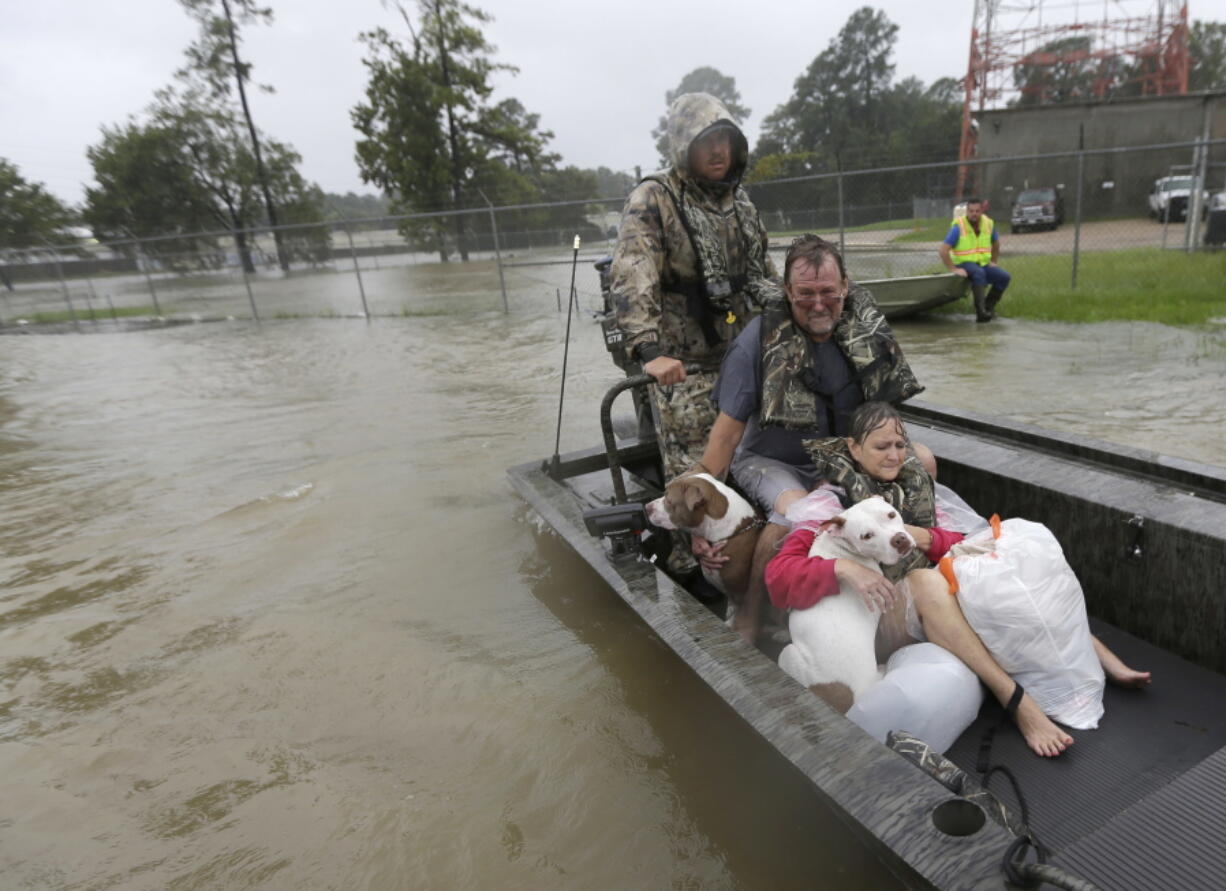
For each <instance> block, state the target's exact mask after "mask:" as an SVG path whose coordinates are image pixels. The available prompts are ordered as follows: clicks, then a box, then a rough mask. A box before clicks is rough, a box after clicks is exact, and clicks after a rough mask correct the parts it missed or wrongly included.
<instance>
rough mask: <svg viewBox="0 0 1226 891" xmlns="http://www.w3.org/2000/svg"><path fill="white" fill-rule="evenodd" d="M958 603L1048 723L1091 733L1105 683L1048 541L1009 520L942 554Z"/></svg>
mask: <svg viewBox="0 0 1226 891" xmlns="http://www.w3.org/2000/svg"><path fill="white" fill-rule="evenodd" d="M949 558H950V559H951V560H952V568H953V573H954V575H955V576H956V578H957V583H958V601H959V603H960V604H961V606H962V612H963V614H964V615H965V616H966V620H967V621H968V622H969V623H970V625H971V627H972V628H974V629H975V632H976V633H977V634H978V635H979V637H980V638H981V639H982V640H983V643H984V645H985V646H986V647H987V648H988V650H989V651H990V652H991V653H992V655H993V656H994V657H995V658H996V661H997V662H999V663H1000V667H1001V668H1003V669H1004V670H1005V671H1007V672H1008V673H1009V674H1010V675H1011V676H1012V677H1013V679H1014V680H1016V681H1017V682H1018V683H1019V684H1021V685H1022V686H1023V687H1024V688H1025V689H1026V692H1028V693H1029V694H1030V695H1031V696H1032V697H1034V700H1035V702H1036V703H1038V705H1039V708H1041V709H1043V711H1044V712H1045V713H1046V714H1047V715H1048V716H1050V717H1051V718H1052V719H1054V720H1056V721H1059V722H1060V723H1061V724H1065V725H1067V726H1069V727H1073V728H1076V729H1078V730H1092V729H1094V728H1095V727H1097V726H1098V720H1099V718H1101V717H1102V715H1103V687H1104V685H1105V677H1104V675H1103V669H1102V666H1101V665H1100V664H1099V662H1098V656H1097V655H1096V654H1095V652H1094V643H1093V640H1092V639H1091V637H1090V623H1089V620H1088V618H1087V617H1086V606H1085V598H1084V596H1083V595H1082V592H1081V584H1080V583H1079V582H1078V581H1077V576H1075V575H1074V574H1073V570H1072V569H1071V568H1070V567H1069V565H1068V563H1067V562H1066V561H1065V559H1064V552H1063V551H1062V550H1061V549H1060V543H1059V542H1057V541H1056V538H1055V536H1054V535H1052V534H1051V532H1050V531H1049V530H1048V529H1047V527H1046V526H1043V525H1041V524H1039V523H1032V522H1030V521H1029V520H1020V519H1010V520H1005V521H1004V522H1003V523H1001V524H1000V537H999V538H996V539H993V532H992V530H990V529H989V530H987V531H984V532H980V533H978V534H976V535H973V536H971V537H970V538H967V539H965V540H963V541H962V542H959V543H958V544H956V545H954V547H953V548H951V549H950V552H949Z"/></svg>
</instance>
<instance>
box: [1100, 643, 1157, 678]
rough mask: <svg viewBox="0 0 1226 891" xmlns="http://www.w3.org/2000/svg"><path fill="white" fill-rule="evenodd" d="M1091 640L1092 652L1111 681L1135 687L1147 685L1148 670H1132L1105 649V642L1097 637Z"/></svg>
mask: <svg viewBox="0 0 1226 891" xmlns="http://www.w3.org/2000/svg"><path fill="white" fill-rule="evenodd" d="M1093 640H1094V652H1095V653H1096V654H1097V655H1098V661H1099V662H1101V663H1102V666H1103V671H1105V672H1106V673H1107V677H1108V678H1109V679H1110V681H1111V683H1113V684H1116V685H1118V686H1120V687H1133V688H1136V689H1139V688H1141V687H1148V686H1149V683H1150V681H1151V680H1152V678H1151V677H1150V673H1149V672H1148V671H1134V670H1133V669H1131V668H1129V667H1128V666H1127V665H1125V664H1124V660H1122V659H1121V658H1120V657H1119V656H1117V655H1115V653H1113V652H1111V651H1110V650H1109V649H1107V646H1106V644H1104V643H1103V642H1102V641H1101V640H1099V639H1098V638H1097V637H1096V638H1094V639H1093Z"/></svg>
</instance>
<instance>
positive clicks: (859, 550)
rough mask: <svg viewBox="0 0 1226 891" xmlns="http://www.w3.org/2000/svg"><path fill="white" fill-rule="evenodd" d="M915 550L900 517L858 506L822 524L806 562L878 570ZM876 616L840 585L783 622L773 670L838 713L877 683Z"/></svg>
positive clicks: (884, 505)
mask: <svg viewBox="0 0 1226 891" xmlns="http://www.w3.org/2000/svg"><path fill="white" fill-rule="evenodd" d="M914 547H915V539H913V538H912V537H911V536H910V535H909V534H908V533H907V531H906V529H904V528H903V521H902V517H901V516H900V515H899V513H898V511H897V510H895V509H894V508H893V507H892V506H891V505H890V504H889V503H888V502H886V501H885V499H883V498H880V497H873V498H868V499H865V500H864V501H861V502H860V503H859V504H856V505H854V506H852V507H850V508H848V509H847V510H845V511H843V513H841V514H839V515H838V516H837V517H834V518H833V519H832V520H829V521H828V522H827V523H824V524H822V530H821V531H820V532H819V533H818V535H817V537H816V538H815V539H814V540H813V547H812V548H810V549H809V556H810V557H825V558H827V559H834V558H838V559H841V560H853V561H855V562H856V563H859V564H860V565H861V566H866V567H868V568H869V569H873V570H877V571H880V569H881V564H883V563H884V564H886V565H893V564H895V563H897V562H898V561H899V560H901V559H902V558H903V557H904V556H906V555H907V554H909V553H910V552H911V550H912V548H914ZM880 620H881V615H880V614H879V613H875V612H872V611H870V610H869V608H868V607H867V606H866V605H865V603H864V601H863V600H861V599H860V597H859V595H857V594H856V593H855V592H854V591H851V590H849V589H848V588H847V586H846V585H840V586H839V593H838V594H837V595H834V596H830V597H823V598H822V599H821V600H819V601H818V602H817V603H816V604H814V605H813V606H811V607H809V608H808V609H801V610H793V611H792V613H791V614H790V615H789V617H788V629H789V630H790V631H791V633H792V643H791V644H790V645H789V646H787V647H785V648H784V650H783V652H782V653H780V654H779V667H780V668H782V669H783V670H784V671H786V672H787V673H788V674H790V675H791V676H792V677H794V678H795V679H796V680H798V681H799V682H800V683H802V684H804V685H805V686H806V687H808V688H809V689H811V690H813V692H814V693H817V694H818V695H819V696H821V697H822V698H823V699H825V700H826V701H827V702H829V703H830V704H831V705H833V706H835V707H836V708H838V709H839V710H840V711H843V712H846V711H847V709H848V708H850V707H851V705H852V702H853V701H854V700H855V699H858V698H859V697H860V695H861V694H863V693H864V691H866V690H867V689H868V688H869V687H871V686H872V685H873V684H875V683H876V682H877V681H878V680H880V679H881V672H880V670H879V669H878V667H877V655H876V650H875V648H874V645H873V641H874V638H875V636H876V634H877V623H878V622H879V621H880Z"/></svg>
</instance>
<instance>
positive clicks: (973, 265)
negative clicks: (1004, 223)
mask: <svg viewBox="0 0 1226 891" xmlns="http://www.w3.org/2000/svg"><path fill="white" fill-rule="evenodd" d="M937 252H938V253H939V254H940V255H941V262H942V263H944V264H945V268H946V269H948V270H949V271H950V272H952V273H953V274H954V275H960V276H962V277H963V278H967V279H970V282H971V293H972V294H973V295H974V297H975V321H977V322H990V321H991V320H992V319H993V318H995V316H996V304H997V303H999V302H1000V298H1001V297H1003V296H1004V293H1005V288H1007V287H1009V278H1010V276H1009V273H1007V272H1005V270H1003V269H1001V268H1000V267H999V266H998V265H996V261H997V259H999V257H1000V236H998V235H997V234H996V227H995V226H994V225H993V224H992V218H991V217H989V216H987V215H985V214H984V212H983V201H982V200H980V199H979V198H971V199H970V200H968V201H967V202H966V215H965V216H960V217H958V218H957V219H955V220H954V224H953V227H952V228H951V229H950V230H949V234H947V235H946V236H945V240H944V241H942V242H941V244H940V246H939V247H938V248H937ZM989 288H990V289H991V290H988V289H989Z"/></svg>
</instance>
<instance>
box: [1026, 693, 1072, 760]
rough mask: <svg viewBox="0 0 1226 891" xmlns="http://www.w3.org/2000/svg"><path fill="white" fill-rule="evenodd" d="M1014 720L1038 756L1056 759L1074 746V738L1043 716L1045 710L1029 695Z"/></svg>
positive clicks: (1027, 743)
mask: <svg viewBox="0 0 1226 891" xmlns="http://www.w3.org/2000/svg"><path fill="white" fill-rule="evenodd" d="M1013 720H1014V721H1016V722H1017V729H1018V730H1020V731H1022V736H1023V737H1025V739H1026V745H1028V746H1030V749H1031V751H1032V752H1034V753H1035V754H1036V755H1040V756H1042V757H1044V758H1054V757H1056V756H1057V755H1059V754H1060V753H1061V752H1063V751H1064V750H1065V749H1067V748H1068V747H1069V746H1071V745H1072V744H1073V738H1072V737H1071V736H1069V735H1068V734H1067V733H1065V732H1064V731H1063V730H1061V729H1060V728H1059V727H1057V726H1056V725H1055V724H1054V723H1052V720H1051V719H1050V718H1049V717H1047V715H1045V714H1043V710H1042V709H1040V708H1039V704H1038V703H1037V702H1035V701H1034V700H1033V699H1032V698H1031V697H1030V694H1029V693H1027V694H1025V695H1024V696H1023V697H1022V701H1021V702H1020V703H1018V706H1017V713H1016V714H1015V715H1014V716H1013Z"/></svg>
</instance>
